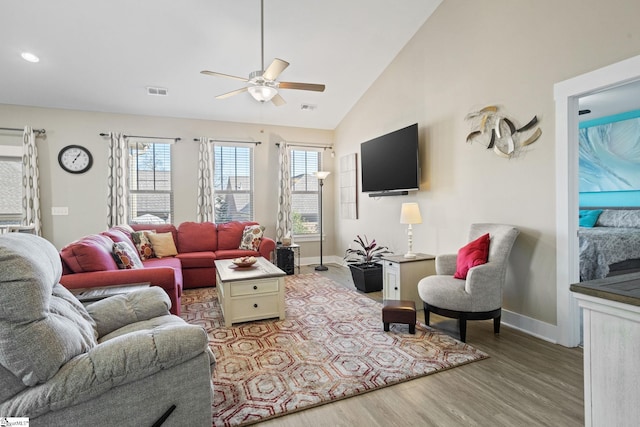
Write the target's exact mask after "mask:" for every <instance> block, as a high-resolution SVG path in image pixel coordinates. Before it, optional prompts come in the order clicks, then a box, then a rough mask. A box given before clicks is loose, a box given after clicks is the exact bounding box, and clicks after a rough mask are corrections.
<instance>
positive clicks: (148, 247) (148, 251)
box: [131, 231, 156, 261]
mask: <svg viewBox="0 0 640 427" xmlns="http://www.w3.org/2000/svg"><path fill="white" fill-rule="evenodd" d="M151 233H155V231H134V232H133V233H131V241H133V244H134V245H135V247H136V250H137V251H138V255H139V256H140V259H141V260H142V261H144V260H147V259H150V258H154V257H155V256H156V254H155V252H153V245H152V244H151V240H149V236H148V235H149V234H151Z"/></svg>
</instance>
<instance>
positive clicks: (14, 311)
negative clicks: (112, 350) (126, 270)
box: [0, 233, 115, 386]
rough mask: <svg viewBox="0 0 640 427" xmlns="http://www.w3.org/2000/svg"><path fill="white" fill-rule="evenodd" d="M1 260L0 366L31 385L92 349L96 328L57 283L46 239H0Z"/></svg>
mask: <svg viewBox="0 0 640 427" xmlns="http://www.w3.org/2000/svg"><path fill="white" fill-rule="evenodd" d="M101 237H104V236H101ZM104 238H105V239H106V237H104ZM0 260H2V269H0V301H2V304H0V349H2V351H0V365H2V366H4V367H5V368H6V369H7V370H9V371H11V373H12V374H13V375H14V376H16V377H17V378H19V379H20V380H21V381H22V383H23V384H25V385H27V386H34V385H36V384H38V383H43V382H45V381H47V380H48V379H50V378H51V377H53V376H54V375H55V374H56V373H57V372H58V370H59V369H60V367H61V366H62V365H64V364H65V363H66V362H68V361H69V360H71V359H72V358H74V357H75V356H77V355H79V354H81V353H84V352H86V351H88V350H89V349H91V348H93V347H95V346H96V344H97V342H96V338H97V332H96V329H95V323H94V322H93V320H92V319H91V317H90V316H89V314H88V313H87V311H86V310H85V308H84V307H83V306H82V304H80V302H79V301H78V300H77V299H76V298H75V297H74V296H73V295H71V293H70V292H69V291H68V290H67V289H65V288H64V287H63V286H62V285H60V284H59V283H58V282H59V280H60V276H61V274H62V265H61V263H60V257H59V255H58V252H57V251H56V249H55V247H54V246H53V245H52V244H51V243H49V242H48V241H47V240H45V239H43V238H42V237H39V236H35V235H31V234H24V233H10V234H9V235H4V236H2V237H0ZM112 260H113V259H112ZM114 265H115V262H114ZM3 385H4V383H3Z"/></svg>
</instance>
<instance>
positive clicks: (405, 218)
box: [400, 203, 422, 258]
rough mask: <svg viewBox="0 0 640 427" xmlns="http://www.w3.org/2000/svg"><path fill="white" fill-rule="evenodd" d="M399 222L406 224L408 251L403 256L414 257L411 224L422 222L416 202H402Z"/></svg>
mask: <svg viewBox="0 0 640 427" xmlns="http://www.w3.org/2000/svg"><path fill="white" fill-rule="evenodd" d="M400 224H408V225H409V228H408V230H407V237H408V239H409V251H408V252H407V253H406V254H404V257H405V258H415V257H416V254H414V253H413V252H412V250H413V230H412V228H411V226H412V225H413V224H422V216H421V215H420V206H418V204H417V203H403V204H402V209H401V211H400Z"/></svg>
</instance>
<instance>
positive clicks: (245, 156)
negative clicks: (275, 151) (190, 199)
mask: <svg viewBox="0 0 640 427" xmlns="http://www.w3.org/2000/svg"><path fill="white" fill-rule="evenodd" d="M213 151H214V172H213V186H214V190H213V191H214V193H215V221H216V222H217V223H222V222H229V221H253V146H246V145H215V146H214V148H213Z"/></svg>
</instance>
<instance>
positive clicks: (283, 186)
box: [276, 142, 293, 242]
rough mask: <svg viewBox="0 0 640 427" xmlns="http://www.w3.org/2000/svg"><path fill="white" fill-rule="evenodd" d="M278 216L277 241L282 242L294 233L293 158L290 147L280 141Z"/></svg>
mask: <svg viewBox="0 0 640 427" xmlns="http://www.w3.org/2000/svg"><path fill="white" fill-rule="evenodd" d="M278 180H279V182H280V184H279V186H278V218H277V219H276V241H278V242H282V238H283V237H285V236H287V234H293V233H292V232H293V221H292V219H291V159H290V157H289V147H288V146H287V144H286V143H285V142H281V143H280V147H279V152H278Z"/></svg>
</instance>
